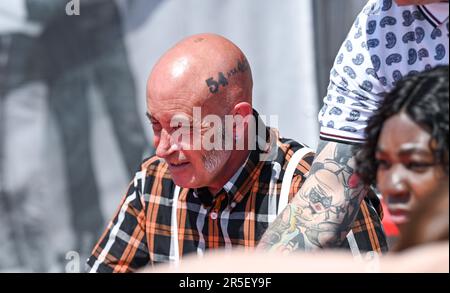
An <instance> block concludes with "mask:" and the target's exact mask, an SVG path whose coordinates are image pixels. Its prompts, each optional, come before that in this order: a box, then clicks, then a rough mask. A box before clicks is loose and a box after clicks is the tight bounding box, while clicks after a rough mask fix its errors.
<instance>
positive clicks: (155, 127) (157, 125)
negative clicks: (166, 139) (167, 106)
mask: <svg viewBox="0 0 450 293" xmlns="http://www.w3.org/2000/svg"><path fill="white" fill-rule="evenodd" d="M152 127H153V130H155V131H160V130H161V124H159V123H157V122H155V123H152Z"/></svg>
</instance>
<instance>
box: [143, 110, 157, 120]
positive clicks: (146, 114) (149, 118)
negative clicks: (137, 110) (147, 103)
mask: <svg viewBox="0 0 450 293" xmlns="http://www.w3.org/2000/svg"><path fill="white" fill-rule="evenodd" d="M145 116H147V118H148V120H150V122H151V121H153V120H156V119H155V118H153V116H152V115H150V113H149V112H145Z"/></svg>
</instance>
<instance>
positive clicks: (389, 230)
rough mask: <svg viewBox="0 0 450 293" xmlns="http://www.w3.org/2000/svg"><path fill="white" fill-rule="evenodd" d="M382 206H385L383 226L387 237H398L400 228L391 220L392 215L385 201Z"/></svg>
mask: <svg viewBox="0 0 450 293" xmlns="http://www.w3.org/2000/svg"><path fill="white" fill-rule="evenodd" d="M381 205H382V206H383V221H382V223H383V226H384V231H385V232H386V236H387V237H392V236H398V233H399V232H398V227H397V225H395V223H393V222H392V220H391V214H389V210H388V209H387V207H386V204H385V203H384V200H382V201H381Z"/></svg>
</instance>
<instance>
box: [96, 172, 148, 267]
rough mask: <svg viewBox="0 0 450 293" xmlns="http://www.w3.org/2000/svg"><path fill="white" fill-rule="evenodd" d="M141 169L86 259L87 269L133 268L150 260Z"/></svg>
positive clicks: (141, 265)
mask: <svg viewBox="0 0 450 293" xmlns="http://www.w3.org/2000/svg"><path fill="white" fill-rule="evenodd" d="M141 174H142V173H141V172H138V173H136V176H135V178H134V180H133V182H131V183H130V185H129V188H128V191H127V193H126V195H125V197H124V199H123V200H122V203H121V205H120V207H119V210H118V211H117V213H116V215H115V216H114V218H113V219H112V220H111V221H110V223H109V224H108V227H107V228H106V231H105V232H104V233H103V235H102V237H101V238H100V240H99V241H98V243H97V244H96V246H95V247H94V250H93V251H92V255H91V256H90V257H89V259H88V260H87V271H88V272H108V273H111V272H133V271H134V270H136V269H138V268H140V267H143V266H145V265H146V264H148V263H149V262H150V257H149V253H148V248H147V240H146V236H145V235H146V234H145V208H144V201H143V200H142V197H141V196H140V194H141V192H140V190H141V188H140V185H141V184H142V183H141V180H140V179H139V177H140V176H141Z"/></svg>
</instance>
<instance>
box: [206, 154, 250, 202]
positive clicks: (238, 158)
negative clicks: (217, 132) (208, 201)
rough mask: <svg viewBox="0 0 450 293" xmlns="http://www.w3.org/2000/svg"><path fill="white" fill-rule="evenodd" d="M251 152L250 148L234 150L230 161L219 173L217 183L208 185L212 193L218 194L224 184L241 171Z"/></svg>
mask: <svg viewBox="0 0 450 293" xmlns="http://www.w3.org/2000/svg"><path fill="white" fill-rule="evenodd" d="M249 154H250V151H249V150H243V151H233V153H232V154H231V156H230V158H229V159H228V161H227V162H226V163H225V165H224V167H223V169H222V171H221V172H220V173H219V174H218V177H219V178H217V180H215V184H213V185H211V186H208V190H209V192H210V193H211V194H213V195H216V194H217V193H218V192H219V191H220V190H221V189H222V188H223V187H224V185H225V184H226V183H227V182H228V181H229V180H230V179H231V178H232V177H233V176H234V175H235V174H236V172H238V171H239V169H240V168H241V167H242V166H243V165H244V164H245V162H246V161H247V158H248V156H249Z"/></svg>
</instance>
